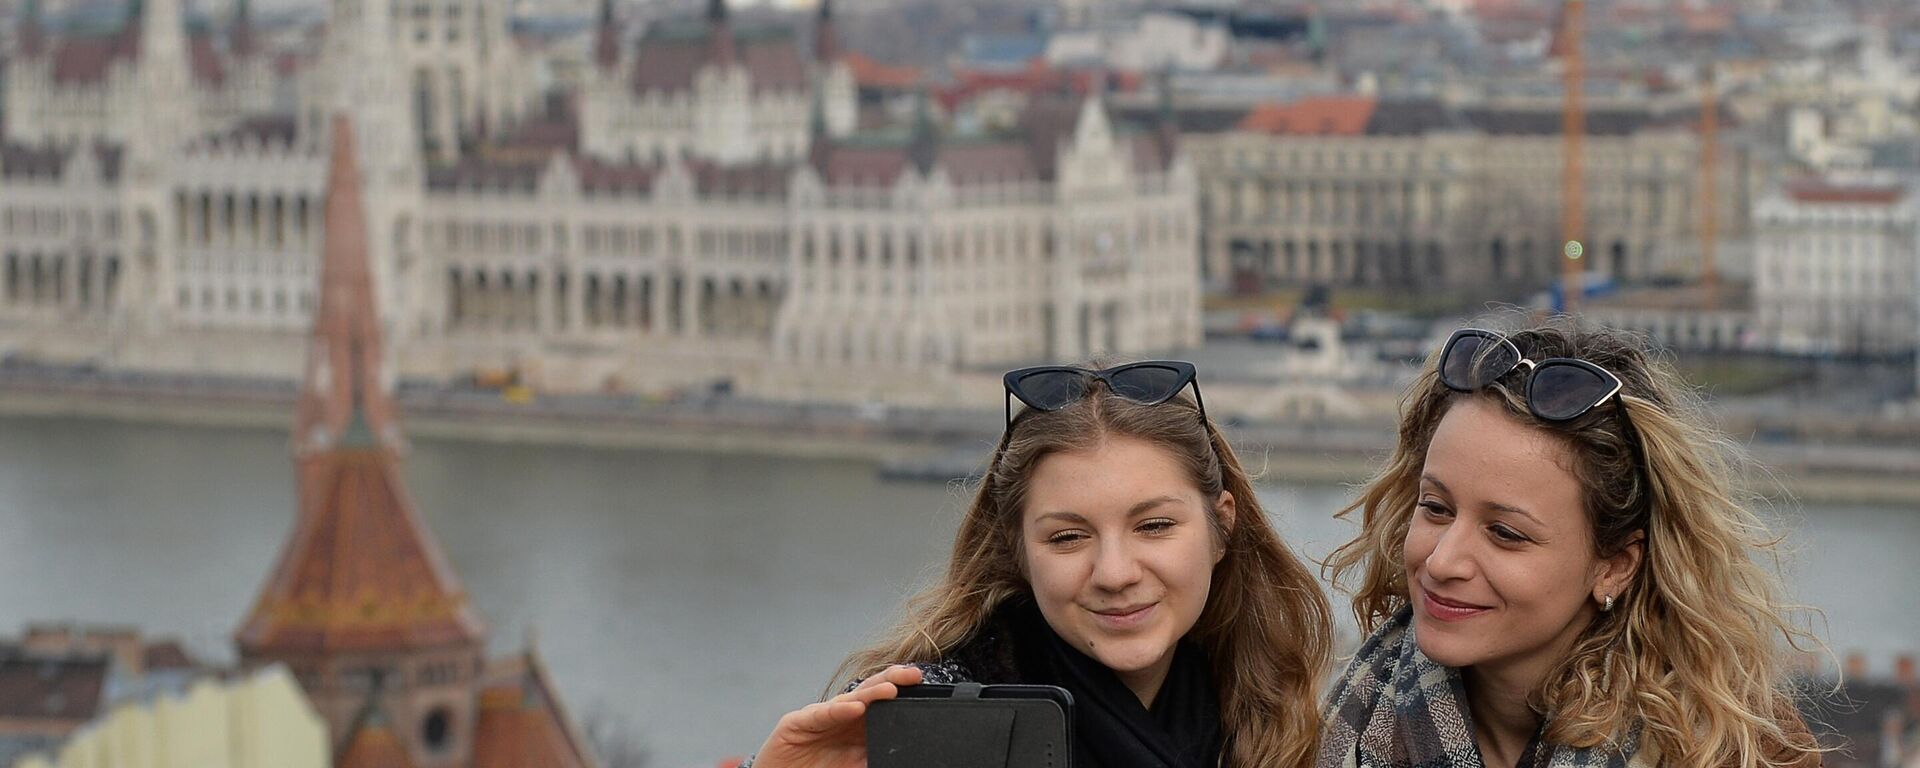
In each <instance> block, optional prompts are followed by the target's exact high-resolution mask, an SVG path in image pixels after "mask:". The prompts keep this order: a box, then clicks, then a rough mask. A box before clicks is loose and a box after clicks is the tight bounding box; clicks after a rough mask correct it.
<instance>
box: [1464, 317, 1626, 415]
mask: <svg viewBox="0 0 1920 768" xmlns="http://www.w3.org/2000/svg"><path fill="white" fill-rule="evenodd" d="M1522 367H1525V368H1526V369H1527V374H1528V376H1529V378H1528V379H1527V390H1526V398H1527V410H1530V411H1532V412H1533V415H1534V416H1535V417H1538V418H1539V419H1540V420H1542V421H1571V420H1573V419H1577V418H1580V417H1581V416H1582V415H1585V414H1586V413H1587V412H1588V411H1591V410H1593V409H1594V407H1595V406H1598V405H1600V404H1601V403H1605V402H1606V401H1608V400H1609V399H1612V398H1614V397H1616V396H1618V395H1619V394H1620V390H1621V387H1622V385H1621V383H1620V377H1618V376H1615V375H1613V373H1612V372H1610V371H1608V370H1607V369H1605V368H1601V367H1600V366H1597V365H1594V364H1593V363H1589V362H1587V361H1585V360H1578V359H1574V358H1571V357H1550V358H1547V359H1545V360H1540V361H1534V360H1529V359H1527V357H1526V356H1525V355H1522V354H1520V348H1519V347H1518V346H1515V345H1514V343H1513V341H1512V340H1510V339H1508V338H1507V337H1505V336H1502V335H1500V334H1498V333H1494V332H1493V331H1484V330H1481V329H1478V328H1462V329H1460V330H1457V331H1454V332H1453V335H1452V336H1450V337H1448V338H1447V344H1446V346H1444V347H1441V348H1440V383H1441V384H1444V385H1446V387H1447V388H1448V389H1451V390H1453V391H1455V392H1472V391H1474V390H1477V389H1482V388H1484V387H1486V386H1488V385H1490V384H1492V383H1494V382H1495V381H1499V380H1500V379H1502V378H1505V377H1506V376H1507V375H1508V374H1511V373H1513V372H1514V371H1516V370H1518V369H1520V368H1522Z"/></svg>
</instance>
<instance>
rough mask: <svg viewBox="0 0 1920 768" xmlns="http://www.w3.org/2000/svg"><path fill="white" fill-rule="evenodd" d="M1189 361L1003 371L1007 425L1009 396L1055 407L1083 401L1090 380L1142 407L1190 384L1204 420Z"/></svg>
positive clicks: (1050, 408)
mask: <svg viewBox="0 0 1920 768" xmlns="http://www.w3.org/2000/svg"><path fill="white" fill-rule="evenodd" d="M1194 374H1195V370H1194V367H1193V363H1187V362H1181V361H1179V360H1147V361H1144V362H1138V363H1127V364H1126V365H1116V366H1114V367H1112V368H1107V369H1103V370H1098V371H1090V370H1087V369H1085V368H1074V367H1071V366H1064V365H1042V366H1036V367H1033V368H1021V369H1018V370H1013V371H1008V372H1007V375H1006V376H1005V377H1004V378H1002V381H1003V382H1004V383H1005V384H1006V386H1007V424H1008V425H1009V426H1011V425H1012V424H1013V398H1016V397H1017V398H1020V402H1022V403H1025V404H1026V406H1027V407H1028V408H1031V409H1033V410H1036V411H1057V410H1060V409H1062V408H1065V407H1067V406H1069V405H1073V404H1074V403H1077V402H1080V401H1081V400H1085V399H1086V398H1087V395H1088V394H1089V393H1091V392H1092V391H1093V383H1094V382H1096V381H1098V382H1100V383H1102V384H1105V385H1107V391H1109V392H1112V393H1113V394H1114V395H1115V396H1117V397H1120V398H1122V399H1125V400H1129V401H1132V402H1135V403H1139V404H1141V405H1159V404H1161V403H1164V402H1166V401H1168V400H1172V399H1173V397H1174V395H1178V394H1180V390H1181V389H1182V388H1184V387H1186V386H1187V385H1188V384H1192V385H1193V404H1194V405H1195V406H1196V407H1198V408H1199V409H1200V420H1201V421H1202V422H1203V423H1204V422H1205V421H1206V418H1207V406H1206V405H1205V404H1203V403H1201V402H1200V382H1199V381H1196V380H1195V379H1194Z"/></svg>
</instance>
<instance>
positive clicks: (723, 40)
mask: <svg viewBox="0 0 1920 768" xmlns="http://www.w3.org/2000/svg"><path fill="white" fill-rule="evenodd" d="M707 35H708V38H707V46H708V48H707V63H709V64H717V65H720V66H726V65H729V64H732V63H733V62H734V57H733V22H732V20H730V19H729V18H728V13H727V0H707Z"/></svg>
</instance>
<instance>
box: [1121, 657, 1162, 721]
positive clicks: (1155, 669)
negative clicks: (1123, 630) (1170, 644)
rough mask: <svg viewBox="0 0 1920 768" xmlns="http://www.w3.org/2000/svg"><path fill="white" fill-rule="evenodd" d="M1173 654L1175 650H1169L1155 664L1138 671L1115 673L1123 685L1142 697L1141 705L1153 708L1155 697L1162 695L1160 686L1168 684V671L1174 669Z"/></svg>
mask: <svg viewBox="0 0 1920 768" xmlns="http://www.w3.org/2000/svg"><path fill="white" fill-rule="evenodd" d="M1173 654H1174V651H1173V650H1168V651H1167V655H1166V657H1164V658H1162V659H1160V660H1159V661H1156V662H1154V663H1153V666H1150V667H1147V668H1146V669H1142V670H1139V671H1137V672H1121V671H1119V670H1114V675H1115V676H1117V677H1119V678H1120V684H1121V685H1125V686H1126V687H1127V690H1129V691H1133V695H1134V696H1136V697H1138V698H1139V699H1140V706H1141V707H1143V708H1145V709H1149V710H1150V709H1153V699H1154V697H1155V696H1158V695H1160V686H1162V685H1165V684H1166V682H1167V673H1168V672H1169V671H1171V670H1172V669H1173Z"/></svg>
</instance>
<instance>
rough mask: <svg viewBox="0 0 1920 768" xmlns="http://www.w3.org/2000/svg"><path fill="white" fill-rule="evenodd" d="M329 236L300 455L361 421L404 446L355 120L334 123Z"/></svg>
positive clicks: (300, 423) (382, 438)
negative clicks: (370, 246) (387, 359)
mask: <svg viewBox="0 0 1920 768" xmlns="http://www.w3.org/2000/svg"><path fill="white" fill-rule="evenodd" d="M325 213H326V230H325V238H326V239H325V240H324V241H323V251H322V256H321V262H320V304H319V306H320V308H319V310H318V311H317V312H316V313H315V314H314V318H313V331H312V333H311V335H310V336H309V338H308V355H309V360H308V364H307V373H306V383H305V386H303V387H302V390H301V393H300V405H299V411H298V416H297V418H296V422H297V423H296V425H295V428H294V440H295V441H297V442H296V443H295V452H296V453H299V454H303V455H304V454H310V453H312V452H315V451H324V450H328V449H330V448H333V447H334V446H335V444H336V443H337V442H338V440H339V439H340V438H341V436H342V435H345V434H346V431H347V427H348V425H349V423H351V422H352V421H353V420H354V418H356V417H358V418H360V419H362V420H364V422H365V427H366V428H367V429H368V430H369V431H370V432H371V434H372V435H373V436H374V437H375V438H377V440H378V442H379V443H381V444H382V445H383V447H387V448H391V449H396V450H397V449H398V448H399V447H400V445H399V443H400V433H399V427H398V425H397V424H396V423H395V421H394V414H393V404H392V403H391V401H389V400H388V398H387V392H386V390H385V388H384V387H383V386H382V382H381V376H380V363H381V344H380V319H379V317H380V313H379V308H378V306H377V305H376V304H375V301H374V296H375V294H374V290H373V275H372V269H371V267H370V266H369V265H368V263H367V224H366V208H365V204H364V203H363V202H362V200H361V189H360V167H359V160H358V158H357V157H356V155H355V145H354V135H353V121H352V120H349V119H347V118H346V117H345V116H337V117H335V118H334V120H333V156H332V165H331V167H330V168H329V169H328V172H327V198H326V211H325Z"/></svg>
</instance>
